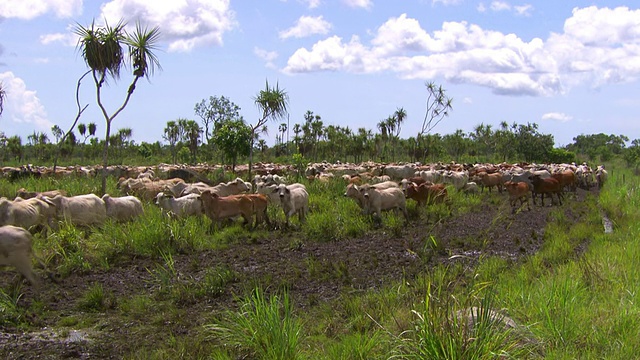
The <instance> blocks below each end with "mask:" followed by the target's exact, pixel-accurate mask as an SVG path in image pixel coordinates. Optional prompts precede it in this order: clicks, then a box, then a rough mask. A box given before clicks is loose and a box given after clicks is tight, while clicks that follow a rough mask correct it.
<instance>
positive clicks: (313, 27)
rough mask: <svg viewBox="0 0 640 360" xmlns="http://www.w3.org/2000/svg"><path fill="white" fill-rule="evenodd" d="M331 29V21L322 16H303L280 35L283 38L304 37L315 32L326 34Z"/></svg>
mask: <svg viewBox="0 0 640 360" xmlns="http://www.w3.org/2000/svg"><path fill="white" fill-rule="evenodd" d="M330 29H331V23H329V22H328V21H326V20H324V19H323V18H322V16H316V17H312V16H301V17H300V18H299V19H298V20H297V21H296V24H295V25H294V26H293V27H291V28H289V29H287V30H284V31H281V32H280V34H279V35H280V38H281V39H288V38H290V37H295V38H303V37H307V36H310V35H315V34H326V33H328V32H329V30H330Z"/></svg>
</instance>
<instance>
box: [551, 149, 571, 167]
mask: <svg viewBox="0 0 640 360" xmlns="http://www.w3.org/2000/svg"><path fill="white" fill-rule="evenodd" d="M547 160H548V162H551V163H556V164H563V163H564V164H571V163H575V162H576V160H577V158H576V154H575V153H574V152H572V151H569V150H565V149H561V148H553V149H551V150H550V151H549V153H548V154H547Z"/></svg>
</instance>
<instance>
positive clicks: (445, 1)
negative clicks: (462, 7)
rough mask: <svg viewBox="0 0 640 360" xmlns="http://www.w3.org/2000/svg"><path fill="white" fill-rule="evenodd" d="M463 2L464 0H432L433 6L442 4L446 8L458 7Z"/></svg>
mask: <svg viewBox="0 0 640 360" xmlns="http://www.w3.org/2000/svg"><path fill="white" fill-rule="evenodd" d="M461 2H462V0H432V1H431V4H433V5H435V4H437V3H442V5H444V6H449V5H458V4H460V3H461Z"/></svg>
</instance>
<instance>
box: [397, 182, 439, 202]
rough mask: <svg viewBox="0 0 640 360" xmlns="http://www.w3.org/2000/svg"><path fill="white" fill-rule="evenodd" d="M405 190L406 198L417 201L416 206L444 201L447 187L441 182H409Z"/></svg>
mask: <svg viewBox="0 0 640 360" xmlns="http://www.w3.org/2000/svg"><path fill="white" fill-rule="evenodd" d="M406 192H407V198H408V199H413V200H415V201H417V202H418V206H422V205H425V204H433V203H437V202H444V201H445V200H446V198H447V189H446V188H445V186H444V185H443V184H434V185H426V184H421V185H416V184H410V185H408V186H407V190H406Z"/></svg>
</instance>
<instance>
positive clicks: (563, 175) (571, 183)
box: [551, 169, 578, 192]
mask: <svg viewBox="0 0 640 360" xmlns="http://www.w3.org/2000/svg"><path fill="white" fill-rule="evenodd" d="M551 177H552V178H554V179H556V180H558V182H559V183H560V187H561V188H562V189H565V188H567V187H568V188H569V190H571V191H573V192H576V190H577V187H578V181H577V178H576V174H575V173H574V172H573V171H572V170H569V169H567V170H564V171H560V172H557V173H553V174H551Z"/></svg>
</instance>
